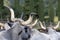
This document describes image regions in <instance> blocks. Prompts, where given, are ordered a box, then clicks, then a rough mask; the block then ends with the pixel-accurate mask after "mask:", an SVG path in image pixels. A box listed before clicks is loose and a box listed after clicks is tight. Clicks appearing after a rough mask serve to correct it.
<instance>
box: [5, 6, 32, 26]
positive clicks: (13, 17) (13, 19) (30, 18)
mask: <svg viewBox="0 0 60 40" xmlns="http://www.w3.org/2000/svg"><path fill="white" fill-rule="evenodd" d="M6 7H7V8H9V10H10V12H11V20H12V21H16V20H17V21H20V22H21V24H23V25H27V24H29V23H31V22H32V19H33V17H32V16H31V15H30V16H29V19H28V20H27V21H24V20H22V19H20V18H15V15H14V10H13V9H12V8H10V7H8V6H6Z"/></svg>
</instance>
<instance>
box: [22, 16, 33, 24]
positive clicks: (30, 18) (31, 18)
mask: <svg viewBox="0 0 60 40" xmlns="http://www.w3.org/2000/svg"><path fill="white" fill-rule="evenodd" d="M32 20H33V16H31V15H30V16H29V19H28V20H27V21H23V22H22V21H21V23H22V24H23V25H28V24H29V23H31V22H32Z"/></svg>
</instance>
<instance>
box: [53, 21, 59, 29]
mask: <svg viewBox="0 0 60 40" xmlns="http://www.w3.org/2000/svg"><path fill="white" fill-rule="evenodd" d="M59 23H60V21H59V22H58V24H57V25H56V26H55V27H53V28H54V29H57V28H58V27H59Z"/></svg>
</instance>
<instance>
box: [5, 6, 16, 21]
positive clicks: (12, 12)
mask: <svg viewBox="0 0 60 40" xmlns="http://www.w3.org/2000/svg"><path fill="white" fill-rule="evenodd" d="M5 7H7V8H8V9H9V10H10V12H11V20H12V21H15V19H14V18H15V15H14V10H13V9H12V8H10V7H8V6H5Z"/></svg>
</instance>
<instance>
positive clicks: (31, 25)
mask: <svg viewBox="0 0 60 40" xmlns="http://www.w3.org/2000/svg"><path fill="white" fill-rule="evenodd" d="M37 22H38V19H36V20H35V21H34V23H33V24H30V25H27V26H29V27H31V28H32V27H33V26H35V25H36V23H37Z"/></svg>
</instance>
